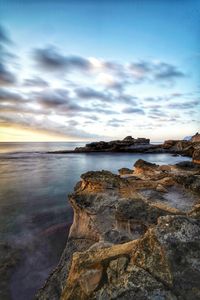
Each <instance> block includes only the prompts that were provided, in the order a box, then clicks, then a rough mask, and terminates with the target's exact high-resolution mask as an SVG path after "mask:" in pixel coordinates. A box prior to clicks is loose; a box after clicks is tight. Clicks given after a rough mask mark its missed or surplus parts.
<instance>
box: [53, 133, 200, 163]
mask: <svg viewBox="0 0 200 300" xmlns="http://www.w3.org/2000/svg"><path fill="white" fill-rule="evenodd" d="M100 152H104V153H105V152H108V153H110V152H111V153H117V152H122V153H123V152H125V153H172V154H174V155H183V156H189V157H193V160H194V161H195V162H197V163H198V161H200V134H199V133H196V135H194V136H193V137H191V139H190V140H167V141H165V142H164V143H163V144H151V143H150V139H147V138H133V137H132V136H127V137H125V138H124V139H123V140H114V141H110V142H104V141H100V142H92V143H89V144H86V145H85V147H77V148H75V149H74V150H61V151H49V152H48V153H51V154H65V153H100Z"/></svg>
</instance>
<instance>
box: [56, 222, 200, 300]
mask: <svg viewBox="0 0 200 300" xmlns="http://www.w3.org/2000/svg"><path fill="white" fill-rule="evenodd" d="M194 258H195V259H194ZM199 264H200V223H199V222H198V221H196V220H195V219H191V218H186V217H182V216H166V217H161V218H159V221H158V225H156V226H155V227H154V228H150V229H149V230H148V231H147V232H146V234H145V236H144V237H143V238H141V239H139V240H136V241H132V242H129V243H125V244H123V245H114V246H112V247H110V248H106V249H100V250H96V251H90V250H88V251H86V252H83V253H76V254H74V256H73V261H72V265H71V270H70V273H69V277H68V280H67V282H66V286H65V289H64V291H63V294H62V297H61V299H62V300H70V299H82V300H84V299H130V295H131V297H132V298H133V299H152V300H153V299H157V298H158V299H200V286H199V280H200V269H199ZM101 268H103V272H102V273H101V272H99V273H98V276H97V279H96V280H95V284H94V286H95V288H94V286H93V285H92V286H91V287H90V288H89V289H87V291H86V290H85V288H83V286H82V285H81V279H82V278H83V277H84V276H87V274H88V272H89V274H91V273H92V270H94V272H96V270H102V269H101ZM104 272H106V274H107V276H105V277H104V278H103V273H104ZM100 275H101V276H100ZM136 278H137V279H136ZM150 283H151V284H150ZM128 297H129V298H128Z"/></svg>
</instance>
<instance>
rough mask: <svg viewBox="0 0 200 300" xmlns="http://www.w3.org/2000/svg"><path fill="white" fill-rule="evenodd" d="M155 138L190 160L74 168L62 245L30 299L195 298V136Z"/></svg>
mask: <svg viewBox="0 0 200 300" xmlns="http://www.w3.org/2000/svg"><path fill="white" fill-rule="evenodd" d="M163 145H165V147H166V149H171V150H172V149H173V151H172V152H173V153H178V154H180V153H181V154H183V155H190V156H193V162H188V161H187V162H181V163H178V164H176V165H162V166H159V165H157V164H152V163H150V162H146V161H144V160H142V159H139V160H138V161H137V162H136V163H135V165H134V166H133V169H128V168H122V169H120V170H119V174H118V175H117V174H113V173H111V172H109V171H104V170H103V171H95V172H94V171H90V172H87V173H85V174H82V175H81V181H80V182H78V183H77V185H76V186H75V189H74V193H73V194H71V195H69V201H70V204H71V206H72V208H73V210H74V220H73V224H72V226H71V229H70V233H69V237H68V241H67V244H66V247H65V249H64V251H63V254H62V257H61V259H60V262H59V264H58V266H57V268H56V269H55V270H54V272H53V273H52V274H51V275H50V277H49V278H48V280H47V281H46V283H45V284H44V286H43V287H42V288H41V289H40V290H39V291H38V293H37V295H36V298H35V299H37V300H47V299H52V300H59V299H61V300H75V299H76V300H77V299H78V300H88V299H89V300H90V299H91V300H95V299H98V300H110V299H120V300H126V299H136V300H158V299H159V300H189V299H194V300H198V299H200V285H199V282H200V267H199V266H200V157H199V154H198V153H199V149H200V141H199V140H198V141H197V135H196V136H195V139H192V140H191V141H190V142H187V141H167V142H165V143H164V144H163ZM86 147H88V146H86ZM176 149H177V151H176ZM183 149H184V152H182V150H183ZM185 151H186V152H185ZM185 153H187V154H185Z"/></svg>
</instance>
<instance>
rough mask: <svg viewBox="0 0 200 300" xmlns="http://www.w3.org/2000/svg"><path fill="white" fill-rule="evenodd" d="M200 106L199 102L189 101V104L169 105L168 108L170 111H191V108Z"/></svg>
mask: <svg viewBox="0 0 200 300" xmlns="http://www.w3.org/2000/svg"><path fill="white" fill-rule="evenodd" d="M199 104H200V101H199V100H193V101H188V102H180V103H171V104H169V105H168V108H170V109H177V110H180V109H190V108H194V107H196V106H197V105H199Z"/></svg>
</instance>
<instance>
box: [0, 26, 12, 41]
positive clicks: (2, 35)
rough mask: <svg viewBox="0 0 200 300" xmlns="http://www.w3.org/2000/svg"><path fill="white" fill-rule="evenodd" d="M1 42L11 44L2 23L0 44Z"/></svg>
mask: <svg viewBox="0 0 200 300" xmlns="http://www.w3.org/2000/svg"><path fill="white" fill-rule="evenodd" d="M1 44H12V41H11V39H10V37H9V35H8V32H7V31H6V30H5V28H4V27H3V26H2V25H0V45H1Z"/></svg>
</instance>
